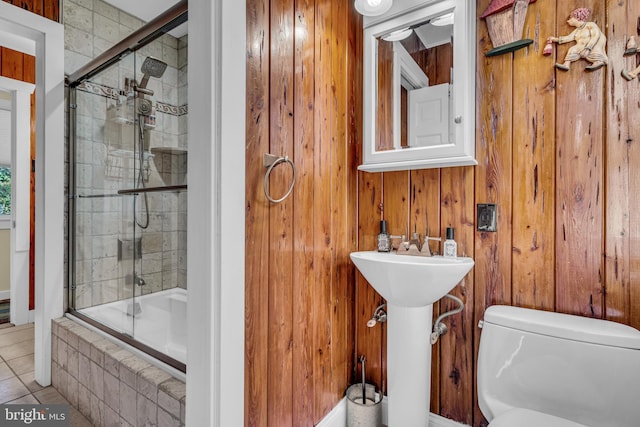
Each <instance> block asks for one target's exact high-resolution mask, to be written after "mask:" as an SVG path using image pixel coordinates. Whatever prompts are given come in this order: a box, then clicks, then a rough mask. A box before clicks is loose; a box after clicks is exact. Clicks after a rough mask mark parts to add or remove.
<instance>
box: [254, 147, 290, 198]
mask: <svg viewBox="0 0 640 427" xmlns="http://www.w3.org/2000/svg"><path fill="white" fill-rule="evenodd" d="M262 159H263V160H262V163H263V165H264V167H265V168H267V172H266V173H265V174H264V182H263V187H264V195H265V196H266V197H267V200H269V201H270V202H271V203H280V202H282V201H283V200H284V199H286V198H287V197H289V195H290V194H291V192H292V191H293V186H294V185H295V183H296V165H295V164H293V161H292V160H291V159H290V158H289V157H288V156H284V157H282V156H275V155H273V154H265V155H264V156H263V158H262ZM280 163H288V164H289V165H290V166H291V171H292V172H293V175H292V177H291V184H290V185H289V189H288V190H287V192H286V193H285V194H284V196H282V197H281V198H279V199H274V198H273V197H271V194H270V193H269V176H270V175H271V171H273V169H274V168H275V167H276V166H278V165H279V164H280Z"/></svg>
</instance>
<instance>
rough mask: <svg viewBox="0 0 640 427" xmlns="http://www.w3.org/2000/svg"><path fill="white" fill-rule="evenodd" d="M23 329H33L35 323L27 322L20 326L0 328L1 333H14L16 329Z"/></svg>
mask: <svg viewBox="0 0 640 427" xmlns="http://www.w3.org/2000/svg"><path fill="white" fill-rule="evenodd" d="M23 329H31V330H32V331H33V323H27V324H24V325H20V326H13V327H11V328H5V329H0V335H4V334H12V333H14V332H16V331H21V330H23Z"/></svg>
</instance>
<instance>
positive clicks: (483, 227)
mask: <svg viewBox="0 0 640 427" xmlns="http://www.w3.org/2000/svg"><path fill="white" fill-rule="evenodd" d="M497 209H498V207H497V205H496V204H495V203H478V222H477V224H478V231H491V232H494V231H497V224H498V218H497V214H496V211H497Z"/></svg>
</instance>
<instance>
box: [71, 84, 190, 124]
mask: <svg viewBox="0 0 640 427" xmlns="http://www.w3.org/2000/svg"><path fill="white" fill-rule="evenodd" d="M77 89H78V90H80V91H82V92H87V93H92V94H94V95H98V96H103V97H105V98H109V99H118V96H119V92H120V90H119V89H115V88H112V87H109V86H105V85H101V84H98V83H93V82H89V81H84V82H82V83H80V84H79V85H78V87H77ZM155 107H156V112H158V113H164V114H170V115H172V116H178V117H180V116H184V115H185V114H189V106H188V105H187V104H185V105H171V104H167V103H164V102H159V101H158V102H156V103H155Z"/></svg>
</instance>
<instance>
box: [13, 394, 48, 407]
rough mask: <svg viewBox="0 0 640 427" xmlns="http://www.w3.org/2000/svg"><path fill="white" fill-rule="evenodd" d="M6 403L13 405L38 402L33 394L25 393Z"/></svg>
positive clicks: (35, 403)
mask: <svg viewBox="0 0 640 427" xmlns="http://www.w3.org/2000/svg"><path fill="white" fill-rule="evenodd" d="M7 403H11V404H14V405H37V404H39V403H40V402H38V399H36V398H35V397H33V394H27V395H26V396H23V397H20V398H18V399H16V400H12V401H11V402H7Z"/></svg>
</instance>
